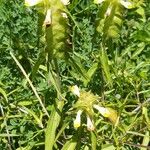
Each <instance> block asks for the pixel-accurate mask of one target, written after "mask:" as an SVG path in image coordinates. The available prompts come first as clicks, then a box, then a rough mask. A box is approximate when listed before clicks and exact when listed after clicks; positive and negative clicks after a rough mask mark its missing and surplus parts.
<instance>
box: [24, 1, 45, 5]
mask: <svg viewBox="0 0 150 150" xmlns="http://www.w3.org/2000/svg"><path fill="white" fill-rule="evenodd" d="M42 1H43V0H25V5H26V6H34V5H37V4H39V3H42Z"/></svg>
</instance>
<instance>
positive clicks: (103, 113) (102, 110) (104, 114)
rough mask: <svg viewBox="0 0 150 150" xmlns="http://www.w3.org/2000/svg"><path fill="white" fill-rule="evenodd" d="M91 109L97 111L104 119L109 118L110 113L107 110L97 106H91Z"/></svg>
mask: <svg viewBox="0 0 150 150" xmlns="http://www.w3.org/2000/svg"><path fill="white" fill-rule="evenodd" d="M93 107H94V108H95V109H97V110H98V111H99V112H100V114H102V115H103V116H104V117H109V116H110V112H109V110H108V109H107V108H105V107H101V106H98V105H93Z"/></svg>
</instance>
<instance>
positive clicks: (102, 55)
mask: <svg viewBox="0 0 150 150" xmlns="http://www.w3.org/2000/svg"><path fill="white" fill-rule="evenodd" d="M100 62H101V67H102V71H103V73H104V75H105V79H106V82H107V83H108V84H110V85H111V86H112V79H111V74H110V68H109V65H108V56H107V52H106V50H104V49H103V48H102V49H101V51H100Z"/></svg>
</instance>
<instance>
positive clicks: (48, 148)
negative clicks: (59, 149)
mask: <svg viewBox="0 0 150 150" xmlns="http://www.w3.org/2000/svg"><path fill="white" fill-rule="evenodd" d="M63 105H64V102H63V101H58V103H57V106H54V105H53V108H52V111H51V115H50V117H49V120H48V123H47V127H46V132H45V150H53V146H54V144H55V137H56V129H57V127H58V125H59V122H60V119H61V116H60V113H61V111H62V108H63ZM56 107H57V108H56Z"/></svg>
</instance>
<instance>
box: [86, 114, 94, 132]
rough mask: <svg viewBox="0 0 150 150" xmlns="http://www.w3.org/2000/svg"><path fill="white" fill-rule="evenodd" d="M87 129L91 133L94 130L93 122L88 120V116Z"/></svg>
mask: <svg viewBox="0 0 150 150" xmlns="http://www.w3.org/2000/svg"><path fill="white" fill-rule="evenodd" d="M87 129H88V130H89V131H93V130H94V129H95V127H94V124H93V121H92V120H91V119H90V117H89V116H88V115H87Z"/></svg>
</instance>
